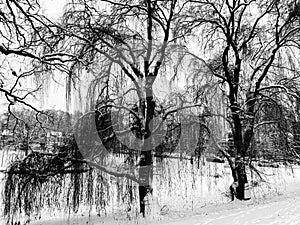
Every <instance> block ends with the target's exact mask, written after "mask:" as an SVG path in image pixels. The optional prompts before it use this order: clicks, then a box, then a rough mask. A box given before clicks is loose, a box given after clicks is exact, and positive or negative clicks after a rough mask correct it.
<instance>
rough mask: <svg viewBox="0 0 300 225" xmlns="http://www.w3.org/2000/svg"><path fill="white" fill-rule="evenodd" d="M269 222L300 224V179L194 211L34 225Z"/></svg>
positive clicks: (79, 218) (243, 224) (244, 224)
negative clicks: (274, 191) (264, 194)
mask: <svg viewBox="0 0 300 225" xmlns="http://www.w3.org/2000/svg"><path fill="white" fill-rule="evenodd" d="M66 224H68V225H84V224H89V225H102V224H104V225H117V224H119V225H122V224H126V225H129V224H141V225H148V224H149V225H235V224H236V225H259V224H261V225H268V224H273V225H274V224H278V225H279V224H280V225H281V224H286V225H293V224H294V225H299V224H300V181H299V180H297V181H295V182H293V183H291V184H290V185H289V186H288V187H287V189H286V191H285V193H284V194H282V195H279V196H274V197H268V198H267V199H263V200H262V199H261V200H250V201H244V202H241V201H235V202H229V203H225V204H220V205H213V204H211V205H206V206H205V207H202V208H200V209H195V211H193V212H188V211H186V212H185V211H170V212H169V213H168V214H167V215H165V216H161V217H159V218H155V219H153V218H152V219H147V220H144V219H142V218H138V219H134V220H131V221H129V220H128V219H126V218H122V216H121V215H119V217H118V216H115V217H97V216H91V217H90V218H88V217H85V216H80V215H79V216H78V215H77V216H73V217H71V218H69V217H65V218H52V219H51V218H48V219H43V220H40V221H35V222H33V223H32V225H66Z"/></svg>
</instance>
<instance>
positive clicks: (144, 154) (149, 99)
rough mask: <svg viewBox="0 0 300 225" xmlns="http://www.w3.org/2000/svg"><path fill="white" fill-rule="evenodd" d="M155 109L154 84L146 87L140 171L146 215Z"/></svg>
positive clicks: (141, 207)
mask: <svg viewBox="0 0 300 225" xmlns="http://www.w3.org/2000/svg"><path fill="white" fill-rule="evenodd" d="M154 110H155V102H154V99H153V91H152V86H150V87H146V102H145V114H144V115H145V125H144V135H143V138H144V140H143V141H144V142H143V146H142V149H141V154H140V156H141V159H140V163H139V165H140V171H139V179H140V182H141V183H140V185H139V200H140V213H141V214H142V215H143V216H144V217H145V207H146V204H147V202H145V197H146V195H147V194H148V193H150V194H152V179H153V159H152V149H153V143H152V129H153V124H152V123H153V117H154Z"/></svg>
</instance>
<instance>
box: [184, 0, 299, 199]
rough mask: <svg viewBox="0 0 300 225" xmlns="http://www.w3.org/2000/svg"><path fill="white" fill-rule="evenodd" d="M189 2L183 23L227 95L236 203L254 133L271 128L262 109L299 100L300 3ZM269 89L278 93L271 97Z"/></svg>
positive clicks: (242, 191)
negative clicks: (190, 28)
mask: <svg viewBox="0 0 300 225" xmlns="http://www.w3.org/2000/svg"><path fill="white" fill-rule="evenodd" d="M190 2H192V3H193V7H191V8H190V14H188V15H186V17H185V19H182V23H185V24H186V25H187V26H198V27H199V31H198V34H199V37H201V41H200V42H201V43H200V44H201V46H202V49H203V51H205V52H204V55H206V57H205V58H207V59H208V60H207V63H208V66H209V67H210V68H211V74H212V75H213V76H215V77H217V78H218V79H219V80H220V83H221V85H220V86H221V87H222V89H223V90H224V96H225V98H226V99H227V102H228V111H229V120H230V121H231V123H232V125H233V126H232V133H233V140H234V145H235V149H236V155H235V160H234V161H232V160H231V158H230V157H229V155H228V154H226V152H224V154H225V156H226V157H227V158H228V160H229V161H230V165H231V169H232V175H233V178H234V181H235V182H238V188H237V198H238V199H244V185H245V183H247V176H246V172H245V158H246V156H247V155H249V150H250V145H251V143H253V138H254V133H255V129H256V128H257V127H259V126H260V125H263V124H268V123H272V121H262V120H261V119H259V118H258V117H259V112H260V110H261V105H262V104H264V103H265V102H267V101H269V102H271V101H274V102H278V101H277V100H276V99H275V96H277V97H278V96H280V99H287V100H291V101H295V98H297V96H296V95H294V94H293V93H294V91H295V86H293V85H291V81H296V83H298V80H299V70H298V66H297V65H299V58H298V57H297V56H296V55H297V54H298V52H299V47H300V46H299V31H300V30H299V29H300V27H299V3H298V2H297V1H264V0H261V1H240V0H237V1H236V0H233V1H225V0H224V1H213V0H208V1H198V0H195V1H190ZM294 84H295V82H294ZM271 90H272V93H274V91H275V92H276V94H275V95H272V94H270V91H271ZM284 96H285V97H284ZM287 96H288V97H287ZM291 96H293V97H291ZM273 122H275V121H273Z"/></svg>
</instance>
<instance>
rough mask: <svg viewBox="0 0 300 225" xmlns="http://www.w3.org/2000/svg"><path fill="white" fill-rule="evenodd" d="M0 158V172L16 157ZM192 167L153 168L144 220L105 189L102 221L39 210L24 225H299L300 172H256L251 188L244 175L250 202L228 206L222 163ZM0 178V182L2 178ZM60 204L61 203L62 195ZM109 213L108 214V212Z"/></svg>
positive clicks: (227, 171) (167, 165)
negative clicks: (149, 207) (151, 192)
mask: <svg viewBox="0 0 300 225" xmlns="http://www.w3.org/2000/svg"><path fill="white" fill-rule="evenodd" d="M0 154H2V157H1V158H2V162H0V167H1V169H4V168H5V167H6V166H7V164H8V162H9V161H12V160H14V159H15V158H16V157H18V156H19V155H20V153H18V152H14V151H0ZM201 163H204V162H201ZM196 167H197V165H196V164H194V165H191V163H190V162H189V161H184V160H183V161H179V160H177V161H176V160H175V159H174V160H165V161H164V163H163V164H161V165H160V167H156V169H155V171H154V172H155V174H156V175H155V178H154V197H153V201H152V202H153V204H152V207H153V208H154V210H152V211H151V212H150V213H149V216H148V217H147V219H143V218H141V217H140V216H138V211H137V210H132V212H131V213H130V214H128V213H127V212H126V210H125V208H124V207H123V206H124V205H122V204H120V203H118V202H117V200H116V199H117V198H116V196H115V195H116V194H117V193H116V192H117V189H116V188H115V187H114V186H115V185H114V184H111V186H110V190H109V191H110V195H111V196H112V200H111V201H112V203H111V204H110V205H109V208H110V209H111V210H112V213H108V214H109V215H108V216H101V217H99V216H97V215H96V213H95V212H92V213H91V214H90V216H89V214H88V213H87V212H84V211H80V213H77V214H69V213H68V212H57V211H55V210H53V211H51V212H49V211H47V210H45V211H44V210H43V212H42V213H41V218H40V220H36V219H39V217H40V215H37V216H36V217H37V218H34V217H32V222H31V223H30V224H33V225H65V224H68V225H83V224H89V225H100V224H105V225H113V224H128V225H130V224H144V225H146V224H149V225H156V224H164V225H167V224H177V225H185V224H192V225H200V224H201V225H202V224H207V225H208V224H212V225H218V224H224V225H226V224H230V225H232V224H300V217H299V215H300V213H297V212H299V211H300V210H299V209H300V188H299V187H300V167H296V166H294V167H293V169H292V168H291V167H285V166H280V168H270V167H257V168H258V169H259V170H260V172H262V174H263V178H264V179H265V182H259V183H258V185H256V186H255V185H252V184H253V182H254V181H256V180H257V176H256V175H255V174H253V173H250V172H249V174H248V177H249V183H250V184H251V185H250V187H251V188H250V192H251V196H252V199H251V200H250V201H243V202H241V201H234V202H229V198H227V197H226V196H225V195H224V191H226V190H227V189H228V186H229V185H230V183H231V182H232V178H231V174H230V169H229V168H228V166H227V165H226V164H216V163H208V162H205V165H204V164H202V166H201V167H200V169H197V168H196ZM1 176H2V178H3V174H1ZM251 182H252V183H251ZM2 185H3V183H2ZM2 188H3V187H2ZM60 199H61V200H59V201H62V204H63V201H65V200H64V195H62V196H60ZM164 206H166V207H167V208H168V209H169V211H168V213H167V214H166V215H160V213H159V212H160V209H161V208H162V207H164ZM2 210H3V209H0V212H1V211H2ZM111 210H109V209H108V212H109V211H111ZM129 216H130V218H129ZM33 220H36V221H33ZM298 221H299V222H298ZM0 224H5V221H4V220H1V219H0Z"/></svg>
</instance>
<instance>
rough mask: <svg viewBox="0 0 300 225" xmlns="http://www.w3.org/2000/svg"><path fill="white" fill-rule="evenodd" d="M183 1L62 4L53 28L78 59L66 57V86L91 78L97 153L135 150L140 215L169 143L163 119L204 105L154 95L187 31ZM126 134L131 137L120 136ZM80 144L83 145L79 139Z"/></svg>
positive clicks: (60, 46) (169, 71)
mask: <svg viewBox="0 0 300 225" xmlns="http://www.w3.org/2000/svg"><path fill="white" fill-rule="evenodd" d="M186 4H188V1H176V0H172V1H126V2H123V1H115V2H112V1H100V2H95V1H81V0H78V1H75V2H72V3H70V4H68V5H67V6H66V8H65V12H64V15H63V16H62V20H61V22H60V23H58V24H56V27H57V29H58V31H59V34H60V37H61V40H59V41H58V42H55V44H56V46H57V49H60V51H61V52H62V54H64V53H68V54H66V56H67V57H68V56H76V59H75V60H74V59H73V58H72V57H71V60H70V63H71V65H70V68H71V70H70V71H71V72H70V73H69V81H70V82H72V81H76V79H77V78H78V77H80V76H81V75H82V74H86V75H89V77H92V78H89V79H90V81H91V86H90V90H89V98H90V99H89V103H90V106H89V109H92V110H94V109H96V114H95V116H96V117H95V118H96V127H94V128H95V131H96V133H97V134H98V135H99V137H100V139H101V140H102V143H103V144H104V147H105V148H104V150H103V151H102V150H101V151H100V152H105V151H106V152H111V151H112V152H113V151H117V149H118V148H119V151H123V152H136V153H138V159H139V162H138V163H137V164H138V166H139V170H138V176H137V179H134V180H135V181H137V182H138V185H139V198H140V211H141V213H142V214H143V215H145V203H144V201H143V200H144V198H145V196H146V195H147V194H149V193H151V192H152V179H153V152H154V150H155V148H156V147H157V149H163V148H164V147H163V145H164V144H166V142H169V141H170V140H171V139H170V138H169V139H168V138H165V139H164V137H163V135H162V134H160V133H159V132H160V131H162V130H163V123H164V121H166V120H168V119H170V118H171V116H173V114H176V113H177V112H178V111H179V109H180V110H181V109H188V108H191V107H197V106H198V107H200V106H202V105H203V104H202V103H201V104H195V103H194V102H192V105H188V104H186V103H187V102H184V101H181V102H180V101H179V100H175V101H174V102H173V104H172V103H171V104H170V105H168V107H169V106H171V107H169V110H165V108H164V107H165V106H163V107H161V103H160V98H159V97H160V95H161V93H158V92H156V91H155V87H156V86H158V85H159V82H160V81H158V77H161V76H172V73H175V71H174V70H173V69H172V68H170V67H168V65H171V64H170V63H169V62H170V61H172V60H174V57H172V56H174V55H175V54H174V52H178V51H179V50H180V49H184V46H183V45H178V44H177V40H178V39H181V38H183V37H184V36H185V35H189V34H190V32H191V29H190V28H189V27H184V26H181V23H180V18H181V15H182V14H183V13H184V12H185V11H186V10H187V9H188V8H189V7H190V6H189V7H187V5H186ZM46 49H47V48H46ZM46 51H47V50H46ZM176 58H178V56H176V57H175V60H176ZM68 86H70V83H69V85H68ZM177 99H180V98H179V97H178V98H177ZM179 102H180V104H178V103H179ZM112 113H114V114H115V115H116V116H113V115H112ZM105 120H107V121H108V122H107V123H106V122H105ZM172 126H173V128H172ZM174 127H178V126H176V122H175V123H170V124H169V126H168V129H169V131H171V130H174V129H175V130H176V129H177V128H174ZM122 128H125V129H123V130H122ZM168 129H167V130H168ZM128 132H130V134H131V137H130V138H128V136H125V137H126V138H122V134H126V133H128ZM176 132H177V134H178V131H176ZM176 132H175V133H176ZM94 133H95V132H94ZM169 134H170V132H169ZM79 136H80V135H79ZM159 137H160V138H159ZM83 139H84V138H80V140H83ZM175 139H176V138H175ZM89 140H90V138H89ZM128 140H129V141H128ZM163 140H165V141H163ZM83 143H88V142H86V141H84V140H83ZM174 143H176V141H175V142H174ZM128 146H129V147H128ZM80 150H81V151H82V152H84V153H86V152H87V151H88V154H87V155H88V156H89V157H90V156H91V151H90V150H87V148H85V147H83V148H80ZM94 153H95V152H94ZM97 153H99V151H97ZM97 153H96V154H92V155H93V157H92V158H93V161H94V162H95V160H96V159H97V158H100V159H99V160H98V161H97V163H99V162H100V161H101V160H102V159H101V156H102V155H101V154H98V156H95V155H97ZM131 178H132V177H131Z"/></svg>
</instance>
